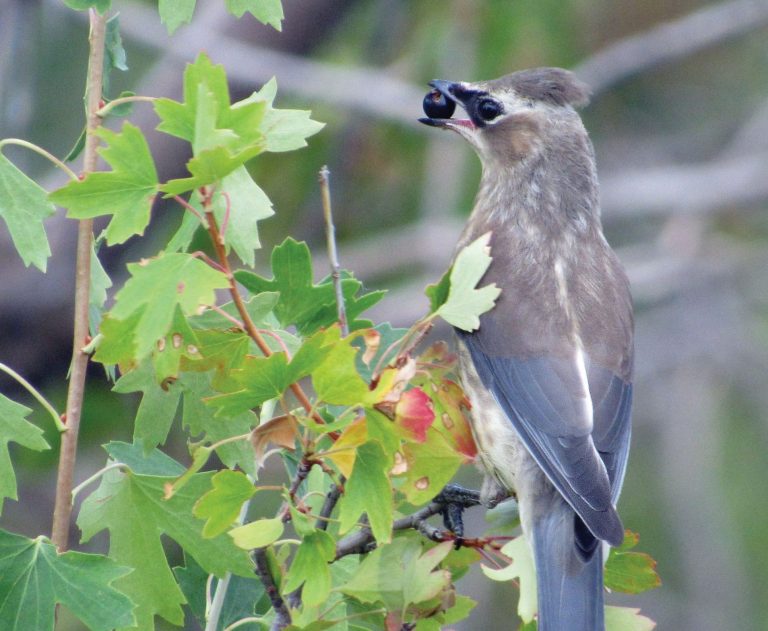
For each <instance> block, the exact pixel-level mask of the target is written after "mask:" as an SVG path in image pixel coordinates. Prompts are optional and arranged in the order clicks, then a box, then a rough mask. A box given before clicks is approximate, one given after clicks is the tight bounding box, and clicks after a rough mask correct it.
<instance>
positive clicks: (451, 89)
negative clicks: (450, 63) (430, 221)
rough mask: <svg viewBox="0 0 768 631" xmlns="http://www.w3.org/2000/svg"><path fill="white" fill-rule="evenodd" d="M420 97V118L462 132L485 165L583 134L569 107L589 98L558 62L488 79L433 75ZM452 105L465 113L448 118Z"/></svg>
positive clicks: (519, 157)
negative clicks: (436, 77)
mask: <svg viewBox="0 0 768 631" xmlns="http://www.w3.org/2000/svg"><path fill="white" fill-rule="evenodd" d="M429 85H430V86H432V88H433V89H432V91H431V92H429V93H428V94H427V95H426V96H425V97H424V113H425V114H426V115H427V117H426V118H420V119H419V120H420V122H422V123H424V124H425V125H430V126H432V127H440V128H443V129H451V130H453V131H455V132H457V133H459V134H460V135H461V136H463V137H464V138H466V139H467V140H468V141H469V143H470V144H471V145H472V146H473V147H474V149H475V151H477V153H478V154H479V156H480V158H481V160H482V161H483V163H484V164H485V165H503V166H508V167H514V165H515V164H516V163H519V162H520V161H521V160H525V159H527V158H530V157H533V156H535V155H536V154H538V153H540V152H541V150H542V148H543V147H546V146H549V147H552V146H558V144H560V143H561V142H566V143H568V142H572V141H573V138H574V134H575V135H576V136H577V137H580V136H582V135H584V136H586V134H585V132H584V129H583V126H582V124H581V119H580V118H579V116H578V114H576V112H575V111H574V108H575V107H579V106H582V105H585V104H586V102H587V101H588V98H589V91H588V89H587V86H586V85H585V84H583V83H582V82H581V81H579V80H578V79H577V78H576V77H575V76H574V75H573V73H571V72H569V71H567V70H563V69H561V68H534V69H531V70H521V71H519V72H514V73H512V74H510V75H506V76H504V77H501V78H500V79H496V80H493V81H478V82H476V83H467V82H464V81H456V82H454V81H442V80H435V81H431V82H430V83H429ZM456 105H459V106H460V107H461V108H463V110H464V111H465V112H466V118H452V116H453V113H454V111H455V110H456Z"/></svg>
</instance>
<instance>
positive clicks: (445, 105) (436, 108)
mask: <svg viewBox="0 0 768 631" xmlns="http://www.w3.org/2000/svg"><path fill="white" fill-rule="evenodd" d="M422 106H423V107H424V113H425V114H426V115H427V116H429V117H430V118H450V117H451V116H453V112H454V111H455V110H456V103H454V102H453V101H449V100H448V99H446V98H445V95H444V94H443V93H442V92H440V90H432V91H431V92H428V93H427V95H426V96H425V97H424V103H423V104H422Z"/></svg>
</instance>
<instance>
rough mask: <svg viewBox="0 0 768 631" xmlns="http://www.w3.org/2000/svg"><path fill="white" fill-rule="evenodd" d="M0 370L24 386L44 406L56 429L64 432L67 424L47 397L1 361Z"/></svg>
mask: <svg viewBox="0 0 768 631" xmlns="http://www.w3.org/2000/svg"><path fill="white" fill-rule="evenodd" d="M0 370H2V371H3V372H4V373H6V374H8V375H10V376H11V377H13V378H14V379H15V380H16V381H18V382H19V383H20V384H21V385H22V386H24V387H25V388H26V389H27V391H28V392H29V393H30V394H31V395H32V396H33V397H35V399H37V401H38V402H39V403H40V405H42V406H43V407H44V408H45V411H46V412H48V414H49V415H50V416H51V418H52V419H53V422H54V424H55V425H56V429H57V430H58V431H60V432H66V431H67V426H66V425H65V424H64V423H62V421H61V415H60V414H59V413H58V412H57V411H56V409H55V408H54V407H53V406H52V405H51V404H50V403H49V402H48V399H46V398H45V397H44V396H43V395H42V394H40V392H38V391H37V390H36V389H35V387H34V386H33V385H32V384H31V383H29V381H27V380H26V379H24V377H22V376H21V375H20V374H19V373H17V372H16V371H15V370H14V369H13V368H11V367H10V366H6V365H5V364H4V363H3V362H0Z"/></svg>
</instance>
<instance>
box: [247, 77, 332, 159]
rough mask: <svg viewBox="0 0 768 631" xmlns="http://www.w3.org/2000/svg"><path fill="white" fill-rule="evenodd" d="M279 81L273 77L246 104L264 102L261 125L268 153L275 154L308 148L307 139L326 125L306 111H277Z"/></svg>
mask: <svg viewBox="0 0 768 631" xmlns="http://www.w3.org/2000/svg"><path fill="white" fill-rule="evenodd" d="M276 95H277V81H275V78H274V77H273V78H272V79H270V80H269V81H267V82H266V83H265V84H264V85H263V86H262V88H261V90H259V91H258V92H254V93H253V94H252V95H251V96H249V97H248V98H247V99H244V101H245V102H249V101H264V102H265V103H266V105H267V109H266V111H265V113H264V119H263V121H262V123H261V132H262V133H263V134H264V136H265V138H266V141H267V146H266V151H272V152H275V153H278V152H283V151H293V150H295V149H301V148H302V147H306V146H307V138H309V137H310V136H313V135H314V134H316V133H317V132H319V131H320V130H321V129H322V128H323V127H324V126H325V125H324V124H323V123H320V122H318V121H315V120H312V119H311V118H310V115H311V112H308V111H306V110H288V109H275V108H274V107H273V104H274V100H275V96H276Z"/></svg>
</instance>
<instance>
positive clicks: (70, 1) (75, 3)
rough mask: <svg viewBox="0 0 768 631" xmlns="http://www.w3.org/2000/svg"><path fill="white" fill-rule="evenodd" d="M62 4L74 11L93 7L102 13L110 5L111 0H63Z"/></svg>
mask: <svg viewBox="0 0 768 631" xmlns="http://www.w3.org/2000/svg"><path fill="white" fill-rule="evenodd" d="M64 4H66V5H67V6H68V7H69V8H70V9H75V10H76V11H85V10H86V9H90V8H94V9H96V10H97V11H98V12H99V13H101V14H102V15H104V14H105V13H106V12H107V11H108V10H109V8H110V7H111V6H112V0H64Z"/></svg>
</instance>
